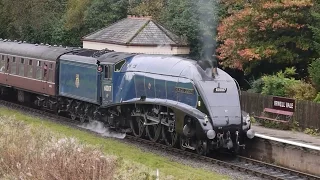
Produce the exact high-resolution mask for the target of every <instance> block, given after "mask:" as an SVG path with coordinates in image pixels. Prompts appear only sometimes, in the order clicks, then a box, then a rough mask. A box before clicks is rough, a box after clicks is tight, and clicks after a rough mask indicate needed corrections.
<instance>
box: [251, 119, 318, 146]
mask: <svg viewBox="0 0 320 180" xmlns="http://www.w3.org/2000/svg"><path fill="white" fill-rule="evenodd" d="M251 127H252V129H253V130H254V131H255V136H256V137H259V138H263V139H269V140H273V141H278V142H282V143H286V144H291V145H294V146H299V147H304V148H308V149H313V150H317V151H320V136H312V135H308V134H305V133H303V132H297V131H292V130H278V129H271V128H266V127H263V126H260V125H252V126H251Z"/></svg>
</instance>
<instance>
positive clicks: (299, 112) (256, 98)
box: [241, 92, 320, 129]
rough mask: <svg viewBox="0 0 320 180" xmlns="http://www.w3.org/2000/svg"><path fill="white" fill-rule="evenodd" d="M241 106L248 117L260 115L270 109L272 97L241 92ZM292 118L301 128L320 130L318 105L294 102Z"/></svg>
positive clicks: (319, 105)
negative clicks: (265, 109)
mask: <svg viewBox="0 0 320 180" xmlns="http://www.w3.org/2000/svg"><path fill="white" fill-rule="evenodd" d="M241 106H242V109H243V110H244V111H246V112H248V113H250V115H252V114H255V115H260V113H261V112H262V111H263V109H264V108H272V96H266V95H262V94H258V93H248V92H241ZM293 118H294V120H295V121H297V122H298V123H299V127H301V128H313V129H320V104H319V103H314V102H311V101H302V100H296V108H295V112H294V114H293Z"/></svg>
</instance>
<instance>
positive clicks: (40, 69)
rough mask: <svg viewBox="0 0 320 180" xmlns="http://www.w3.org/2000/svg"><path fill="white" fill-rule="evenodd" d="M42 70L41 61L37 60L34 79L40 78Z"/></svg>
mask: <svg viewBox="0 0 320 180" xmlns="http://www.w3.org/2000/svg"><path fill="white" fill-rule="evenodd" d="M42 70H43V69H42V67H41V61H37V69H36V79H39V80H42Z"/></svg>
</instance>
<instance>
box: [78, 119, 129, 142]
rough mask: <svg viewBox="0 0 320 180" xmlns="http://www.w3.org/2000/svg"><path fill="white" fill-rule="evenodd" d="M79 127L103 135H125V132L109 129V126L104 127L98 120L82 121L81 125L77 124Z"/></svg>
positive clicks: (117, 136)
mask: <svg viewBox="0 0 320 180" xmlns="http://www.w3.org/2000/svg"><path fill="white" fill-rule="evenodd" d="M79 127H81V128H84V129H87V130H90V131H93V132H96V133H99V134H101V136H103V137H112V138H118V139H124V138H125V137H126V134H125V133H119V132H114V131H111V130H110V129H109V128H106V127H105V126H104V124H103V123H102V122H99V121H92V122H89V123H84V124H82V125H79Z"/></svg>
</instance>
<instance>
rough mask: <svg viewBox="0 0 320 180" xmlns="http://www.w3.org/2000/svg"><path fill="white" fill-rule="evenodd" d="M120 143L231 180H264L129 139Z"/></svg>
mask: <svg viewBox="0 0 320 180" xmlns="http://www.w3.org/2000/svg"><path fill="white" fill-rule="evenodd" d="M119 141H120V142H123V143H125V144H130V145H133V146H135V147H137V148H139V149H141V150H142V151H144V152H150V153H153V154H157V155H160V156H162V157H165V158H168V159H169V160H171V161H175V162H177V163H181V164H184V165H187V166H191V167H193V168H201V169H204V170H207V171H211V172H214V173H219V174H222V175H227V176H229V177H230V178H231V179H235V180H242V179H243V180H246V179H250V180H263V178H259V177H256V176H253V175H250V174H246V173H245V172H239V171H236V170H232V169H229V168H225V167H221V166H219V165H216V164H211V163H209V162H202V161H199V160H196V159H185V158H186V157H184V156H183V155H177V154H175V153H173V152H166V151H161V150H159V149H156V148H154V147H150V146H149V145H146V144H143V143H139V142H137V143H134V142H131V141H129V140H127V139H123V140H119Z"/></svg>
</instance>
